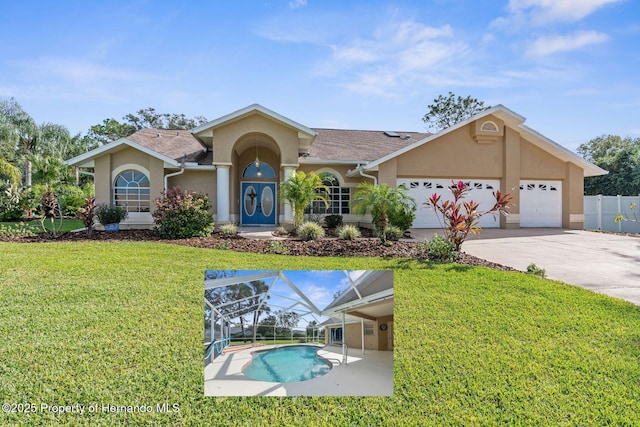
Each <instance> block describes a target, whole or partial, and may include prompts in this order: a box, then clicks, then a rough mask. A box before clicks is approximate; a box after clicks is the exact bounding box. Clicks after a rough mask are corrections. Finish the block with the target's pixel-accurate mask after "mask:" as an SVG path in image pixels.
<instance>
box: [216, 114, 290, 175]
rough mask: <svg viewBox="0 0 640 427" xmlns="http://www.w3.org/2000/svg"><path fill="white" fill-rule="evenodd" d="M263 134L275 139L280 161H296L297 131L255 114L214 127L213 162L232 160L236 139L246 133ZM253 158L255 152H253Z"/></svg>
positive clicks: (228, 161)
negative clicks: (279, 152)
mask: <svg viewBox="0 0 640 427" xmlns="http://www.w3.org/2000/svg"><path fill="white" fill-rule="evenodd" d="M256 133H257V134H264V135H267V136H268V137H269V138H270V139H272V140H274V141H277V144H278V147H279V149H280V151H281V156H282V157H281V158H282V163H294V164H295V163H298V145H299V138H298V131H297V130H295V129H292V128H290V127H287V126H284V125H282V124H280V123H277V122H274V121H272V120H270V119H268V118H266V117H264V116H261V115H258V114H255V115H251V116H249V117H245V118H243V119H241V120H237V121H234V122H231V123H228V124H225V125H223V126H220V127H218V128H215V129H214V133H213V135H214V136H213V159H214V162H216V163H217V162H226V163H230V162H232V159H233V155H232V151H233V149H234V147H235V144H236V142H237V141H239V140H240V139H241V138H242V137H244V136H245V135H247V134H256ZM254 158H255V153H254Z"/></svg>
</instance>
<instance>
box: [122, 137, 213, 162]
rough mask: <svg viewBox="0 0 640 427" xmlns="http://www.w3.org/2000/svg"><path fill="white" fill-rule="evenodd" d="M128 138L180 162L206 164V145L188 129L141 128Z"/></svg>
mask: <svg viewBox="0 0 640 427" xmlns="http://www.w3.org/2000/svg"><path fill="white" fill-rule="evenodd" d="M127 139H129V140H131V141H133V142H135V143H138V144H140V145H142V146H143V147H146V148H149V149H150V150H154V151H156V152H158V153H160V154H163V155H165V156H167V157H170V158H172V159H175V160H177V161H178V162H182V161H185V162H198V163H200V164H206V163H201V162H202V160H206V159H205V157H206V154H207V149H206V147H205V146H204V145H202V143H200V141H198V140H197V139H196V138H195V137H194V136H193V135H192V134H191V132H190V131H188V130H166V129H141V130H139V131H137V132H136V133H134V134H132V135H130V136H128V137H127ZM208 164H211V161H209V163H208Z"/></svg>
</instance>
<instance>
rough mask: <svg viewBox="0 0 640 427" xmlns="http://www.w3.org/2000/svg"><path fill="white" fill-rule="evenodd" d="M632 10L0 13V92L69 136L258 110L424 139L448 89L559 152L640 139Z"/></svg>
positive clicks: (500, 7)
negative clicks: (498, 109)
mask: <svg viewBox="0 0 640 427" xmlns="http://www.w3.org/2000/svg"><path fill="white" fill-rule="evenodd" d="M639 9H640V6H639V5H638V2H632V1H631V0H579V1H577V0H555V1H553V0H510V1H485V0H477V1H454V0H436V1H424V0H423V1H419V0H416V1H395V2H389V1H377V0H365V1H328V0H322V1H320V0H279V1H276V0H268V1H222V0H220V1H197V2H196V1H193V2H192V1H189V2H187V1H185V2H179V1H171V2H169V1H109V2H79V1H75V2H74V1H64V0H63V1H55V2H52V1H21V2H3V4H2V7H1V13H0V37H1V39H2V40H3V43H2V44H0V96H2V97H15V98H16V99H17V100H18V101H19V102H20V103H21V104H22V105H23V106H24V107H25V109H26V110H27V111H28V112H29V113H30V114H31V115H32V116H33V117H34V118H35V119H36V121H38V122H54V123H59V124H63V125H66V126H67V127H68V128H69V129H70V130H71V131H72V132H73V133H76V132H83V133H84V132H86V131H87V130H88V128H89V127H90V126H91V125H94V124H97V123H100V122H101V121H102V120H103V119H105V118H108V117H113V118H116V119H121V118H122V116H124V115H125V114H127V113H132V112H135V111H136V110H138V109H141V108H146V107H154V108H156V110H158V111H159V112H167V113H184V114H186V115H188V116H195V115H204V116H206V117H207V118H209V119H214V118H217V117H220V116H222V115H225V114H227V113H230V112H232V111H235V110H237V109H240V108H243V107H245V106H247V105H249V104H252V103H256V102H257V103H260V104H262V105H264V106H265V107H267V108H270V109H272V110H275V111H276V112H278V113H280V114H283V115H285V116H287V117H289V118H291V119H293V120H295V121H298V122H300V123H302V124H304V125H306V126H310V127H329V128H346V129H372V130H373V129H374V130H400V131H402V130H405V131H424V130H425V125H424V123H423V122H422V121H421V118H422V116H423V115H424V114H425V113H426V111H427V105H428V104H430V103H431V102H432V101H433V99H434V98H436V97H437V96H438V95H439V94H446V93H447V92H448V91H452V92H454V93H456V94H458V95H462V96H466V95H471V96H473V97H476V98H478V99H481V100H483V101H485V102H486V103H487V104H489V105H495V104H504V105H505V106H507V107H509V108H511V109H513V110H515V111H516V112H517V113H519V114H521V115H523V116H525V117H526V118H527V125H529V126H531V127H532V128H534V129H536V130H537V131H539V132H541V133H543V134H544V135H545V136H547V137H549V138H551V139H553V140H555V141H556V142H558V143H560V144H562V145H564V146H566V147H567V148H570V149H575V148H576V147H577V145H578V144H579V143H581V142H586V141H588V140H589V139H591V138H593V137H595V136H598V135H600V134H605V133H612V134H619V135H623V136H624V135H630V136H634V137H637V136H640V123H639V122H638V111H639V110H640V72H639V71H638V70H640V48H639V46H640V23H639V22H638V20H637V18H638V16H640V13H639V12H640V10H639Z"/></svg>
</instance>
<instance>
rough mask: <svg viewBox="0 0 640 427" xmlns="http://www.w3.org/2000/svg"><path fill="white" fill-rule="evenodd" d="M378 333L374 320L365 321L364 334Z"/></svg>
mask: <svg viewBox="0 0 640 427" xmlns="http://www.w3.org/2000/svg"><path fill="white" fill-rule="evenodd" d="M375 333H376V325H375V323H373V322H370V321H367V320H365V321H364V334H365V335H375Z"/></svg>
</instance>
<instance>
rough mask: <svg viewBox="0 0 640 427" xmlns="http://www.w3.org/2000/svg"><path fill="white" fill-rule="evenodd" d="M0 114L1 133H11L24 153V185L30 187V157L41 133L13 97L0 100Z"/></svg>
mask: <svg viewBox="0 0 640 427" xmlns="http://www.w3.org/2000/svg"><path fill="white" fill-rule="evenodd" d="M0 116H4V118H3V120H2V122H3V126H2V128H3V130H2V133H3V134H11V135H12V136H11V139H14V140H16V142H17V146H18V147H19V148H20V149H21V150H22V153H23V155H24V159H25V161H24V172H25V185H26V186H27V187H31V159H30V155H31V154H32V153H33V152H34V150H35V148H36V145H37V144H38V142H39V141H40V136H41V134H42V132H41V129H40V127H39V126H38V125H37V124H36V122H35V120H33V118H32V117H31V116H30V115H29V114H27V112H25V111H24V110H23V109H22V106H21V105H20V104H19V103H18V102H17V101H16V100H15V99H13V98H10V99H9V100H2V101H0Z"/></svg>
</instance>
